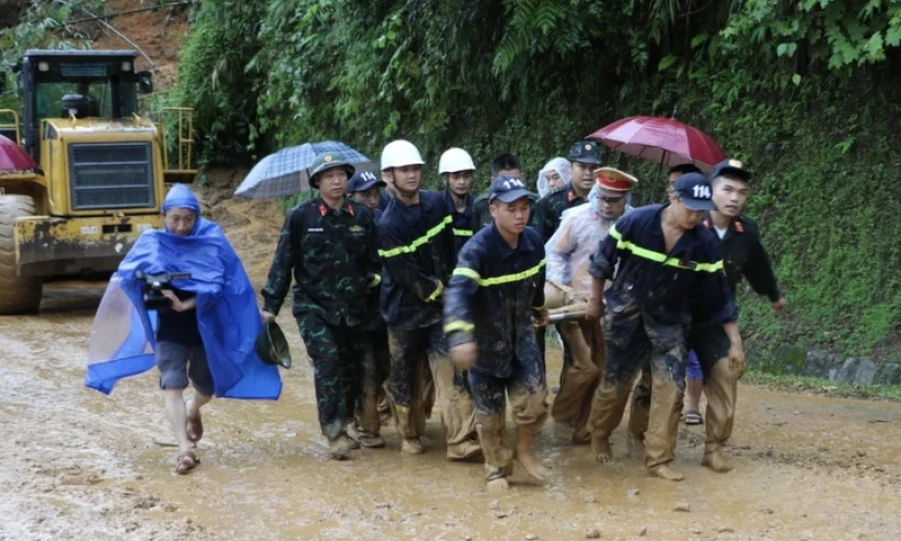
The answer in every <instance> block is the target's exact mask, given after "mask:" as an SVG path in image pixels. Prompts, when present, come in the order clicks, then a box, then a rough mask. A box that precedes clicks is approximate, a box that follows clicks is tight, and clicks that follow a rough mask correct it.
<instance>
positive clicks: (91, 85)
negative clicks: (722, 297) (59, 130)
mask: <svg viewBox="0 0 901 541" xmlns="http://www.w3.org/2000/svg"><path fill="white" fill-rule="evenodd" d="M113 84H114V83H112V82H110V81H103V80H101V81H81V82H77V83H75V82H69V81H66V82H59V83H38V84H37V85H36V86H35V101H36V103H35V108H36V112H37V117H38V123H40V121H41V120H43V119H45V118H60V117H63V118H65V117H64V116H63V114H62V112H63V96H65V95H67V94H81V95H86V96H90V97H91V98H93V99H94V100H96V101H97V107H98V109H99V114H98V116H99V117H102V118H112V116H113V104H112V96H113V92H112V86H113ZM118 86H119V92H118V93H117V94H118V97H119V107H120V113H119V116H120V118H121V117H129V116H131V114H132V113H133V112H135V111H136V110H137V95H136V92H135V85H134V84H119V85H118Z"/></svg>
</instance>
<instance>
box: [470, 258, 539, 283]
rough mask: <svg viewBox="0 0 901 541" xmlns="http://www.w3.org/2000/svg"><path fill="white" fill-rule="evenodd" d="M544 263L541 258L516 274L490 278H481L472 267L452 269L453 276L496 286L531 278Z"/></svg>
mask: <svg viewBox="0 0 901 541" xmlns="http://www.w3.org/2000/svg"><path fill="white" fill-rule="evenodd" d="M544 264H545V260H544V259H542V260H541V261H539V262H538V264H537V265H535V266H534V267H532V268H531V269H526V270H524V271H522V272H517V273H516V274H503V275H501V276H494V277H491V278H482V276H481V275H480V274H479V273H478V272H476V271H474V270H472V269H467V268H465V267H457V268H456V269H454V276H463V277H466V278H469V279H471V280H474V281H475V282H476V283H477V284H479V285H480V286H481V287H489V286H498V285H502V284H509V283H511V282H519V281H520V280H525V279H526V278H531V277H532V276H535V275H536V274H538V273H539V272H541V269H542V267H544Z"/></svg>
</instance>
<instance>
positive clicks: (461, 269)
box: [454, 267, 482, 282]
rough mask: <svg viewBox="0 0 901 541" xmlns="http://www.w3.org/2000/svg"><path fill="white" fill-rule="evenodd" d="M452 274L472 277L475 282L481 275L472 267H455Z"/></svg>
mask: <svg viewBox="0 0 901 541" xmlns="http://www.w3.org/2000/svg"><path fill="white" fill-rule="evenodd" d="M454 276H465V277H466V278H472V279H473V280H475V281H476V282H481V281H482V277H481V276H480V275H479V273H477V272H476V271H474V270H472V269H467V268H466V267H457V268H456V269H454Z"/></svg>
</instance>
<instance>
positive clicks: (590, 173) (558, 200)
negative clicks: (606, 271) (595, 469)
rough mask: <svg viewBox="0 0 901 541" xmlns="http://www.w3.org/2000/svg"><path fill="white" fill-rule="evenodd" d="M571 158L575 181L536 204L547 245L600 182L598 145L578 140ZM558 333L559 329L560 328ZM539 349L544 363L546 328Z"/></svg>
mask: <svg viewBox="0 0 901 541" xmlns="http://www.w3.org/2000/svg"><path fill="white" fill-rule="evenodd" d="M569 161H570V163H571V164H572V180H570V182H569V183H568V184H564V185H563V186H562V187H560V188H557V189H556V190H554V191H552V192H550V193H548V194H547V195H545V196H544V197H542V198H541V199H540V200H539V201H538V203H537V204H536V205H535V208H534V209H533V214H532V222H531V226H532V227H533V228H534V229H535V231H537V232H538V234H539V235H541V239H542V241H543V242H544V243H545V245H547V242H548V241H549V240H551V237H553V236H554V233H556V232H557V228H558V227H560V220H561V218H562V216H563V211H565V210H567V209H570V208H573V207H577V206H579V205H582V204H584V203H587V202H588V194H589V193H590V192H591V189H592V188H594V185H595V183H596V182H597V176H596V175H595V171H596V170H597V169H598V168H599V167H600V166H601V165H603V163H604V160H602V159H601V155H600V153H599V152H598V144H597V143H595V142H594V141H579V142H577V143H575V144H574V145H573V146H572V148H571V149H570V150H569ZM557 332H558V333H559V332H560V329H559V327H558V329H557ZM536 337H537V339H538V349H539V350H540V351H541V362H542V364H544V355H545V350H546V340H547V333H546V329H545V328H540V329H538V330H537V331H536ZM563 363H564V365H566V366H572V364H573V360H572V353H570V351H569V349H568V348H567V347H566V344H564V345H563ZM572 441H573V442H574V443H587V442H588V440H587V434H582V432H581V431H580V432H577V433H574V434H573V437H572Z"/></svg>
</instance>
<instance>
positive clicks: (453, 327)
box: [444, 321, 476, 334]
mask: <svg viewBox="0 0 901 541" xmlns="http://www.w3.org/2000/svg"><path fill="white" fill-rule="evenodd" d="M474 330H476V326H475V325H473V324H472V323H466V322H464V321H454V322H453V323H448V324H447V325H445V326H444V334H450V333H452V332H472V331H474Z"/></svg>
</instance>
